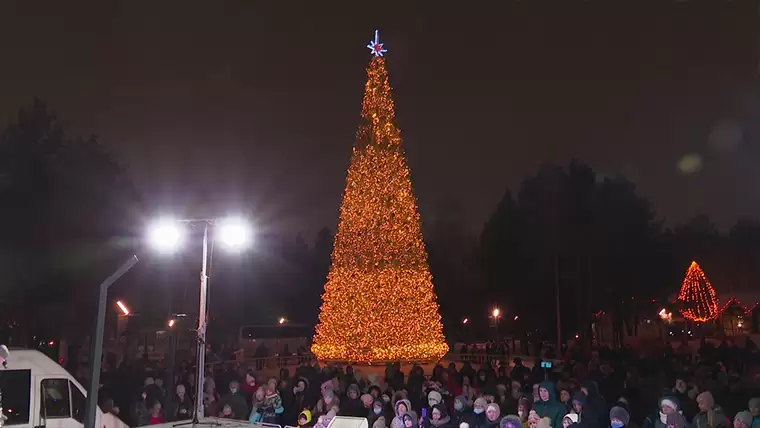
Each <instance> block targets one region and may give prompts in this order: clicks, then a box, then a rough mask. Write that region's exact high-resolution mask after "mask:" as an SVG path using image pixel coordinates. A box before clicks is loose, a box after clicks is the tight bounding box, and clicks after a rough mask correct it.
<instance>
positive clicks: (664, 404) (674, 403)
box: [642, 395, 681, 428]
mask: <svg viewBox="0 0 760 428" xmlns="http://www.w3.org/2000/svg"><path fill="white" fill-rule="evenodd" d="M659 406H660V407H659V409H657V411H656V412H654V413H652V414H651V415H649V416H647V417H646V419H644V424H643V425H642V428H667V426H668V425H667V424H668V422H667V420H668V415H669V414H671V413H679V414H680V413H681V405H680V403H679V402H678V399H677V398H675V397H673V396H671V395H666V396H664V397H662V398H660V401H659Z"/></svg>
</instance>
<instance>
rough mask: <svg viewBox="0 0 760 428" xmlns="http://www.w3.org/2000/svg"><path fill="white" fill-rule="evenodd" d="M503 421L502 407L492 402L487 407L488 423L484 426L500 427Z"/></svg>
mask: <svg viewBox="0 0 760 428" xmlns="http://www.w3.org/2000/svg"><path fill="white" fill-rule="evenodd" d="M500 422H501V408H500V407H499V405H498V404H496V403H490V404H488V406H487V407H486V423H485V425H482V428H498V427H499V423H500Z"/></svg>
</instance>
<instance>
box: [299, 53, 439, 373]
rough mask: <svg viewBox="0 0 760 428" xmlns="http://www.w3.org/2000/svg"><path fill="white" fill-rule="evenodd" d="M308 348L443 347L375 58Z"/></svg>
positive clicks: (393, 352) (394, 354)
mask: <svg viewBox="0 0 760 428" xmlns="http://www.w3.org/2000/svg"><path fill="white" fill-rule="evenodd" d="M331 259H332V265H331V267H330V271H329V273H328V275H327V282H326V284H325V290H324V294H322V307H321V311H320V314H319V323H318V324H317V326H316V334H315V336H314V343H313V345H312V347H311V350H312V352H313V353H314V354H315V355H316V356H317V358H319V359H320V360H339V361H352V362H377V361H413V360H414V361H417V360H431V359H438V358H440V357H442V356H443V355H444V354H445V353H446V352H447V351H448V345H447V344H446V341H445V338H444V336H443V327H442V325H441V317H440V315H439V313H438V303H437V300H436V296H435V291H434V290H433V281H432V276H431V275H430V270H429V268H428V262H427V252H426V250H425V245H424V243H423V240H422V229H421V226H420V215H419V213H418V211H417V201H416V199H415V196H414V193H413V192H412V183H411V180H410V177H409V167H408V165H407V160H406V155H405V154H404V151H403V149H402V148H401V136H400V132H399V129H398V128H397V127H396V123H395V113H394V107H393V100H392V99H391V87H390V85H389V84H388V73H387V71H386V68H385V60H384V59H383V58H382V57H380V56H375V57H373V58H372V60H371V62H370V64H369V67H368V68H367V82H366V84H365V90H364V100H363V103H362V114H361V121H360V124H359V127H358V130H357V133H356V144H355V146H354V148H353V153H352V156H351V163H350V165H349V167H348V176H347V178H346V187H345V190H344V193H343V201H342V203H341V207H340V217H339V220H338V229H337V232H336V234H335V242H334V248H333V253H332V257H331Z"/></svg>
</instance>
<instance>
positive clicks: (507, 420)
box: [499, 415, 522, 428]
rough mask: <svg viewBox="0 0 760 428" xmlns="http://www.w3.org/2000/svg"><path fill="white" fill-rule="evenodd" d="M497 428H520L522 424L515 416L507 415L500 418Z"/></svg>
mask: <svg viewBox="0 0 760 428" xmlns="http://www.w3.org/2000/svg"><path fill="white" fill-rule="evenodd" d="M499 428H522V422H520V417H519V416H517V415H507V416H504V417H503V418H501V422H499Z"/></svg>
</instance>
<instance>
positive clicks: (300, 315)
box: [0, 100, 760, 340]
mask: <svg viewBox="0 0 760 428" xmlns="http://www.w3.org/2000/svg"><path fill="white" fill-rule="evenodd" d="M0 198H1V199H0V200H2V201H3V204H2V209H1V210H0V278H2V279H0V304H1V305H2V310H1V311H0V336H2V335H3V332H5V333H7V332H8V330H9V329H12V330H13V329H15V330H19V329H21V330H23V331H24V336H25V337H31V336H32V335H33V334H37V335H39V334H47V335H49V336H52V337H60V336H61V335H78V336H84V335H86V334H88V333H89V331H90V322H91V319H92V316H90V314H92V313H93V312H92V311H93V310H94V308H93V306H92V305H93V300H94V296H95V287H96V286H97V284H98V283H99V282H100V281H101V280H102V278H104V277H105V276H107V275H108V274H110V273H111V271H112V270H113V268H114V267H115V266H117V265H118V264H119V263H120V261H121V259H122V258H123V257H125V256H126V255H128V254H129V253H131V252H132V251H135V249H139V242H140V239H139V238H140V236H142V229H141V228H142V227H143V225H144V224H145V221H146V219H147V217H148V216H149V215H150V213H151V211H150V207H146V206H145V205H146V204H145V203H144V202H143V200H142V198H141V195H140V192H139V191H138V190H137V189H135V187H134V186H133V185H132V182H131V181H130V179H129V175H128V173H127V169H126V167H125V166H124V165H122V164H120V163H119V162H118V161H117V160H116V158H115V157H113V156H112V155H111V154H110V153H108V152H107V151H106V150H105V149H104V147H103V146H102V145H101V144H100V143H99V142H98V139H97V138H95V137H91V138H87V139H83V138H78V137H72V136H69V135H67V133H66V131H65V129H64V127H63V126H61V124H60V121H59V120H58V119H57V118H56V116H55V115H54V114H53V113H52V112H51V111H50V110H49V109H48V108H47V107H46V105H45V104H44V103H43V102H41V101H38V100H35V102H34V103H33V104H31V105H30V106H28V107H26V108H23V109H22V110H21V111H20V112H19V114H18V116H17V118H16V119H15V120H14V121H12V123H11V124H9V125H8V127H7V128H6V129H5V130H4V131H3V132H2V134H0ZM462 211H463V209H462V207H461V205H459V204H457V203H455V202H451V201H446V202H444V203H443V204H441V205H440V206H437V207H435V208H433V209H431V210H430V212H424V213H423V227H424V230H425V238H426V244H427V248H428V252H429V263H430V267H431V271H432V274H433V276H434V283H435V286H436V291H437V293H438V297H439V302H440V304H441V311H442V315H443V318H444V325H445V328H446V331H447V334H448V335H449V337H456V336H457V335H460V334H473V335H477V334H479V333H482V332H485V331H487V320H488V319H487V315H488V311H489V310H490V309H491V308H492V307H493V306H494V305H497V306H499V307H500V308H501V309H502V311H503V314H504V318H503V321H504V322H505V324H504V326H503V328H504V329H505V332H509V331H510V329H514V330H515V331H517V329H518V328H519V329H522V330H525V329H528V328H529V329H532V330H536V329H537V330H538V333H539V334H542V335H545V336H546V337H548V338H552V337H553V335H554V326H555V325H556V321H555V318H554V317H555V296H556V291H557V289H558V290H559V295H560V309H561V314H562V326H563V332H564V334H565V335H569V334H572V333H575V332H581V333H584V332H586V331H588V326H589V323H590V321H591V319H592V316H593V314H594V313H597V312H599V311H606V312H608V313H610V314H612V315H613V316H614V317H615V319H616V320H618V321H619V322H622V321H626V320H633V319H634V318H635V317H636V316H638V315H640V314H643V313H647V311H649V310H650V309H651V308H650V307H651V305H652V303H651V302H652V300H653V299H654V300H655V301H656V302H660V301H663V300H664V299H665V298H667V297H668V296H672V295H673V294H674V293H676V292H677V290H678V287H679V285H680V283H681V280H682V278H683V274H684V272H685V270H686V268H687V267H688V265H689V262H690V261H691V260H692V259H696V260H697V261H698V262H699V263H700V265H701V266H702V267H703V268H704V269H705V271H706V272H707V274H708V276H709V277H710V279H711V280H712V282H713V284H714V285H715V286H716V288H717V289H718V291H719V292H722V293H728V292H730V291H731V290H743V289H750V288H752V287H754V286H755V283H754V281H755V278H754V272H753V271H752V267H753V265H755V264H756V262H757V261H760V223H758V222H756V221H753V220H739V221H737V223H736V224H735V225H734V226H733V227H732V228H731V229H730V230H729V231H727V232H725V233H721V232H719V231H718V229H717V228H716V226H715V225H714V224H713V223H711V222H710V220H709V219H708V218H707V217H705V216H697V217H695V218H694V219H692V220H691V221H689V222H686V223H685V224H682V225H678V226H672V227H669V226H667V225H666V224H665V223H664V222H663V220H662V219H661V217H659V216H658V215H657V213H656V212H655V211H654V209H653V208H652V206H651V204H650V202H649V201H648V200H646V199H645V198H643V197H642V196H641V195H638V194H637V193H636V188H635V186H634V185H633V184H632V183H630V182H628V181H626V180H625V179H624V178H619V177H613V178H610V177H602V176H600V175H598V174H596V173H595V171H594V170H593V169H592V168H590V167H589V166H586V165H583V164H582V163H579V162H571V163H570V164H569V166H567V167H565V168H563V167H559V166H546V167H544V168H542V169H540V170H539V171H538V172H537V174H536V175H535V176H532V177H528V178H527V179H525V180H524V181H523V183H522V185H521V186H520V188H519V189H517V191H516V192H511V191H507V192H506V193H505V194H504V196H503V198H502V199H501V201H500V202H499V204H498V206H497V207H496V208H495V211H494V212H493V214H492V215H491V217H490V218H489V219H488V221H487V222H486V223H485V225H484V227H483V229H482V231H481V233H480V235H479V236H474V235H473V234H471V233H468V232H467V228H466V227H465V224H464V220H463V215H462ZM293 235H295V233H294V234H293ZM331 250H332V232H331V231H330V230H328V229H323V230H321V231H320V232H319V233H318V235H317V236H316V238H315V239H314V240H313V241H311V240H306V239H303V238H302V237H301V236H297V237H292V238H291V237H288V236H270V237H262V238H261V239H259V240H258V242H257V248H256V251H253V252H251V253H250V255H249V256H248V257H245V258H242V259H241V258H230V257H219V258H215V259H214V262H213V273H212V275H213V276H212V281H211V290H212V295H211V316H212V317H213V318H214V322H213V323H211V327H210V328H211V329H212V333H213V332H214V330H216V331H217V334H218V335H224V336H228V337H231V336H234V335H235V334H236V328H235V327H236V326H239V325H240V324H267V323H273V322H275V320H276V319H277V318H279V317H280V316H287V317H288V318H289V319H291V320H292V321H293V322H303V323H313V322H314V321H315V320H316V316H317V313H318V311H319V306H320V304H321V301H320V295H321V291H322V286H323V285H324V281H325V278H326V275H327V271H328V269H329V265H330V252H331ZM198 261H199V255H198V254H195V253H193V254H192V255H188V256H187V258H179V259H177V260H174V261H173V262H167V261H161V262H160V263H159V262H151V261H150V260H148V261H145V262H144V263H143V262H141V264H140V265H138V268H136V272H134V273H130V274H129V276H128V277H126V278H125V280H124V281H120V283H119V284H117V286H115V289H114V290H113V291H112V293H113V294H114V295H118V296H126V298H128V299H131V302H132V303H133V304H134V305H135V306H137V308H135V309H136V310H137V311H138V312H142V313H143V314H144V317H145V319H148V318H150V319H153V320H155V323H157V324H158V323H160V322H161V320H163V319H165V318H166V317H167V316H168V315H169V314H170V313H172V312H180V311H186V312H188V313H190V314H191V313H192V312H194V311H195V308H196V304H197V303H196V302H197V278H198V277H197V274H198V267H197V263H198ZM399 310H404V308H399ZM515 316H517V317H518V319H519V322H514V317H515ZM464 317H467V318H468V319H469V320H470V322H469V323H468V325H469V326H471V327H468V328H471V330H470V331H469V333H468V332H466V331H462V323H461V321H462V319H463V318H464ZM510 322H513V324H512V325H510V324H509V323H510ZM41 332H44V333H41ZM6 336H7V334H6ZM3 339H4V338H3V337H0V340H3Z"/></svg>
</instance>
